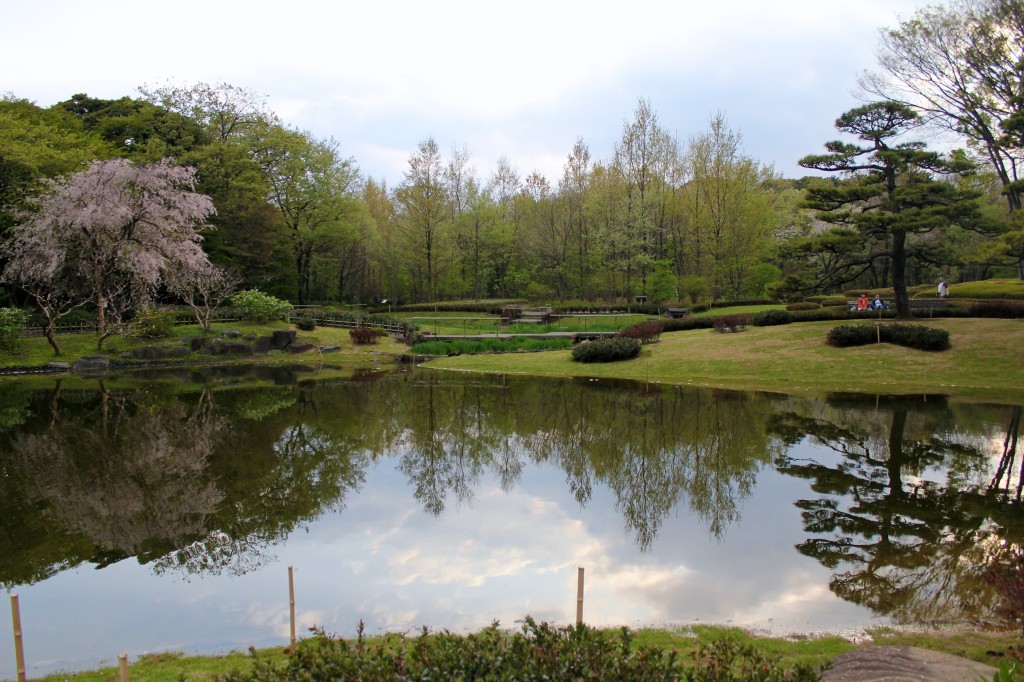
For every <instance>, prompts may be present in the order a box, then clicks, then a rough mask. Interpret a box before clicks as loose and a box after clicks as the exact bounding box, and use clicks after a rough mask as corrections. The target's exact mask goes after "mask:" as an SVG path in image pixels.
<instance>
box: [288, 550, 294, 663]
mask: <svg viewBox="0 0 1024 682" xmlns="http://www.w3.org/2000/svg"><path fill="white" fill-rule="evenodd" d="M288 609H289V617H290V620H291V626H292V646H293V647H294V646H295V578H294V577H293V572H292V567H291V566H289V567H288Z"/></svg>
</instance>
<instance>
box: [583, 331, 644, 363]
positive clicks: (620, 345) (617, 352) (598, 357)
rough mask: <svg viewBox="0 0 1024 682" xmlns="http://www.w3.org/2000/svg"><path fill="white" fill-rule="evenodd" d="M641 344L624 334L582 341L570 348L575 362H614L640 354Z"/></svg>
mask: <svg viewBox="0 0 1024 682" xmlns="http://www.w3.org/2000/svg"><path fill="white" fill-rule="evenodd" d="M642 347H643V344H642V343H640V340H639V339H630V338H627V337H625V336H614V337H612V338H610V339H597V340H596V341H584V342H583V343H579V344H577V345H576V347H575V348H573V349H572V359H573V360H575V361H576V362H615V361H616V360H629V359H630V358H635V357H636V356H638V355H640V349H641V348H642Z"/></svg>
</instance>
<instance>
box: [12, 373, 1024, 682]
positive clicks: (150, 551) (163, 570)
mask: <svg viewBox="0 0 1024 682" xmlns="http://www.w3.org/2000/svg"><path fill="white" fill-rule="evenodd" d="M1020 417H1021V406H1020V405H998V404H979V403H976V402H962V401H958V400H957V399H955V398H954V397H946V396H936V395H927V396H918V397H910V398H894V397H886V396H851V395H833V396H829V397H824V398H818V399H813V398H806V397H792V396H786V395H780V394H765V393H744V392H728V391H717V390H709V389H693V388H680V387H658V386H655V385H651V384H643V383H639V384H634V383H612V382H606V381H592V380H591V381H587V380H569V381H554V380H541V379H528V378H523V377H514V378H513V377H501V376H495V377H481V376H466V375H460V374H452V373H445V372H432V371H429V370H424V369H409V370H406V371H400V372H384V371H369V372H360V373H357V374H355V375H349V376H345V377H341V378H333V379H318V378H317V375H316V374H315V373H312V372H296V371H291V370H288V369H286V368H259V367H256V368H248V367H236V368H207V369H181V370H173V371H151V372H149V373H147V374H143V375H134V376H133V377H130V378H129V377H124V376H120V377H119V376H114V377H109V378H107V379H106V380H103V381H99V380H92V381H82V380H77V379H75V380H72V379H63V380H62V379H60V378H54V377H51V378H46V379H43V380H41V379H38V378H36V379H33V380H31V381H19V380H12V379H7V380H4V381H3V390H2V392H0V486H2V490H0V582H2V584H3V586H4V588H5V589H6V591H7V592H8V593H12V592H17V593H18V595H19V600H20V606H21V618H22V623H23V628H24V637H25V650H26V657H27V659H28V664H29V676H30V677H31V676H36V675H40V674H44V673H46V672H50V671H54V670H61V669H63V670H74V669H81V668H86V667H94V666H97V665H99V664H100V663H106V664H114V663H116V656H117V654H118V653H119V652H122V651H123V652H128V653H129V654H130V655H131V656H132V657H134V656H137V655H139V654H142V653H145V652H158V651H166V650H180V651H186V652H214V651H226V650H231V649H238V650H243V651H244V650H246V649H247V648H248V647H249V646H250V645H254V646H266V645H274V644H284V643H286V642H287V641H288V637H289V617H288V613H289V603H288V596H289V593H288V567H289V566H293V567H294V577H295V593H296V612H297V620H298V624H299V628H300V635H301V634H305V629H306V628H308V627H310V626H313V625H316V626H322V627H324V628H325V629H326V630H327V631H328V632H333V633H337V634H343V635H351V634H353V633H354V632H355V630H356V628H357V626H358V624H359V622H360V621H364V622H365V624H366V630H367V632H369V633H371V634H373V633H379V632H383V631H402V632H410V633H415V632H418V631H419V629H420V628H421V626H429V627H431V628H433V629H441V628H445V629H449V630H452V631H455V632H467V631H473V630H476V629H479V628H481V627H483V626H486V625H488V624H490V623H491V622H492V621H494V620H498V621H500V622H501V623H502V624H503V625H505V626H508V627H516V623H517V621H520V620H521V619H523V618H524V617H525V616H526V615H531V616H533V617H534V618H536V619H538V620H546V621H549V622H553V623H557V624H570V623H572V622H573V621H574V619H575V612H576V581H577V567H580V566H582V567H584V569H585V600H584V620H585V621H586V622H588V623H590V624H592V625H601V626H604V625H608V626H618V625H628V626H631V627H642V626H646V625H652V626H662V625H689V624H694V623H709V622H710V623H723V624H729V623H731V624H736V625H743V626H750V627H755V628H758V629H759V630H760V631H763V632H772V633H784V632H790V631H799V632H808V631H821V630H844V629H849V628H861V627H865V626H870V625H877V624H884V623H917V622H937V621H938V622H951V621H953V622H955V621H962V620H966V619H975V618H987V617H993V615H994V611H995V609H996V608H997V607H998V606H999V605H1000V599H999V597H998V595H996V594H995V593H994V592H993V589H992V587H991V586H990V584H989V582H988V581H987V580H985V578H984V575H983V573H984V570H985V568H986V566H987V564H988V562H989V561H991V559H992V557H993V556H995V555H996V554H997V553H998V552H999V551H1000V548H1002V547H1004V546H1006V545H1008V544H1012V545H1016V544H1019V543H1020V542H1021V539H1022V538H1021V535H1022V532H1024V523H1022V519H1024V517H1022V515H1021V501H1020V499H1021V489H1022V479H1021V467H1020V462H1019V459H1018V458H1017V457H1016V455H1017V437H1018V433H1019V428H1020ZM4 608H5V609H6V608H7V606H6V605H5V607H4ZM0 640H2V642H3V644H2V645H0V647H2V648H0V650H6V651H8V652H13V646H12V644H11V642H12V628H11V620H10V618H8V617H4V618H2V619H0ZM13 659H14V657H13V654H11V655H8V654H4V655H2V656H0V678H11V677H13V676H14V663H13Z"/></svg>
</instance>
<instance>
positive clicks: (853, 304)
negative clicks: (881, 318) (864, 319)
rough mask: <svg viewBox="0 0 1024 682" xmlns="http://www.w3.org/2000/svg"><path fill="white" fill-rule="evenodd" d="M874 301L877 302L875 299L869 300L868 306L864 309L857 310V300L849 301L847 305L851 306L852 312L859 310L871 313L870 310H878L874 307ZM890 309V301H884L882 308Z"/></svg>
mask: <svg viewBox="0 0 1024 682" xmlns="http://www.w3.org/2000/svg"><path fill="white" fill-rule="evenodd" d="M874 303H875V302H874V300H873V299H872V300H870V301H868V307H867V308H865V309H864V310H857V301H847V302H846V305H847V306H848V307H849V308H850V312H851V313H857V312H861V313H870V312H872V311H874V310H878V309H877V308H875V307H873V306H874ZM888 309H889V301H882V310H888Z"/></svg>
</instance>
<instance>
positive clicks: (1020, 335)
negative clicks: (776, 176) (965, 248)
mask: <svg viewBox="0 0 1024 682" xmlns="http://www.w3.org/2000/svg"><path fill="white" fill-rule="evenodd" d="M837 324H840V323H839V322H834V321H829V322H804V323H799V324H789V325H782V326H777V327H750V328H748V329H747V330H746V331H742V332H737V333H728V334H722V333H718V332H715V331H713V330H705V329H698V330H693V331H686V332H674V333H670V334H662V336H661V340H660V341H659V342H658V343H655V344H651V345H648V346H645V347H644V349H643V351H642V353H641V356H640V357H639V358H636V359H634V360H628V361H625V362H614V363H607V364H598V363H588V364H583V363H577V362H573V361H572V359H571V353H570V351H552V352H549V353H530V354H523V355H517V354H508V355H472V356H458V357H449V358H441V359H438V360H432V361H430V362H428V363H426V366H427V367H431V368H436V369H446V370H461V371H472V372H491V373H499V374H532V375H539V376H558V377H595V378H607V379H634V380H639V381H651V382H656V383H663V384H679V385H694V386H712V387H721V388H734V389H748V390H765V391H779V392H785V393H805V394H806V393H809V394H823V393H833V392H859V393H873V394H874V393H881V394H923V393H942V394H956V395H958V396H961V397H977V398H986V399H1001V400H1007V401H1010V402H1024V363H1022V362H1021V354H1022V345H1024V321H1022V320H997V319H936V320H930V321H928V322H927V325H928V326H930V327H936V328H942V329H947V330H949V332H950V342H951V344H952V348H951V349H950V350H947V351H943V352H924V351H918V350H912V349H909V348H903V347H900V346H894V345H890V344H881V345H875V344H872V345H868V346H860V347H855V348H833V347H831V346H828V345H826V343H825V335H826V333H827V332H828V330H829V329H830V328H832V327H833V326H835V325H837Z"/></svg>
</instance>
